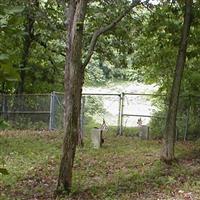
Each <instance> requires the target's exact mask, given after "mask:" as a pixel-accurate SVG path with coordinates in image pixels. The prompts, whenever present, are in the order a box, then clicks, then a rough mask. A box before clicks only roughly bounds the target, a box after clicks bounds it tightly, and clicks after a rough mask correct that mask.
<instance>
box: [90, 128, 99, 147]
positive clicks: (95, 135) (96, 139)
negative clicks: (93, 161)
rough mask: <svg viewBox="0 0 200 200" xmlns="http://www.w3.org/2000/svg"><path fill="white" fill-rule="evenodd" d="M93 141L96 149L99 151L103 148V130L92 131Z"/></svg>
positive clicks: (95, 129)
mask: <svg viewBox="0 0 200 200" xmlns="http://www.w3.org/2000/svg"><path fill="white" fill-rule="evenodd" d="M91 140H92V144H93V147H94V148H95V149H99V148H100V147H101V129H99V128H94V129H92V133H91Z"/></svg>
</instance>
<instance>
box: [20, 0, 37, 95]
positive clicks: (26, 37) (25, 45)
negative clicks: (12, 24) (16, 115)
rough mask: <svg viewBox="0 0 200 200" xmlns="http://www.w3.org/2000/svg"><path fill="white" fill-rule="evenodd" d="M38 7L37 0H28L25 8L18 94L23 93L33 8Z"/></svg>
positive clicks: (30, 41) (32, 24) (32, 28)
mask: <svg viewBox="0 0 200 200" xmlns="http://www.w3.org/2000/svg"><path fill="white" fill-rule="evenodd" d="M35 7H37V8H38V7H39V2H38V0H29V1H28V5H27V9H26V22H25V25H24V28H25V33H26V34H24V43H23V50H22V60H21V64H20V81H19V84H18V88H17V93H18V94H23V92H24V85H25V77H26V73H25V70H26V67H27V64H28V59H29V55H30V48H31V44H32V41H33V37H34V33H33V31H34V23H35V11H34V8H35Z"/></svg>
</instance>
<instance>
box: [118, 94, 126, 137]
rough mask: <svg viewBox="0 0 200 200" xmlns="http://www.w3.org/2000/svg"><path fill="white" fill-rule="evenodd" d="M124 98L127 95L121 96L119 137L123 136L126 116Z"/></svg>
mask: <svg viewBox="0 0 200 200" xmlns="http://www.w3.org/2000/svg"><path fill="white" fill-rule="evenodd" d="M124 96H125V94H124V93H123V92H122V93H121V95H120V99H121V106H120V107H121V108H120V110H121V113H120V129H119V135H123V115H124Z"/></svg>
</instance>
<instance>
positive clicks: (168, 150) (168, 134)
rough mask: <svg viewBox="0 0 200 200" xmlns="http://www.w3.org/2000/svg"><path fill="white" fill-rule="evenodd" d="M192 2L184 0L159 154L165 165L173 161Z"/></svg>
mask: <svg viewBox="0 0 200 200" xmlns="http://www.w3.org/2000/svg"><path fill="white" fill-rule="evenodd" d="M192 4H193V2H192V0H185V15H184V23H183V29H182V36H181V42H180V47H179V51H178V56H177V61H176V69H175V73H174V79H173V84H172V88H171V93H170V98H169V107H168V113H167V119H166V125H165V131H164V143H163V148H162V152H161V159H162V160H163V161H165V162H167V163H170V162H171V161H173V160H174V158H175V157H174V143H175V133H176V115H177V108H178V102H179V93H180V87H181V80H182V77H183V71H184V66H185V60H186V51H187V43H188V38H189V31H190V25H191V16H192Z"/></svg>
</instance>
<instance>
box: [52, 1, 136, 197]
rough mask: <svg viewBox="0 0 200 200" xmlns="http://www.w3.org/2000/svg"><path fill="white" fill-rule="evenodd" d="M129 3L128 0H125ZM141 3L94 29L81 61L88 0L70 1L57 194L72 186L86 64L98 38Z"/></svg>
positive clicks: (129, 7)
mask: <svg viewBox="0 0 200 200" xmlns="http://www.w3.org/2000/svg"><path fill="white" fill-rule="evenodd" d="M127 3H128V2H127ZM139 3H140V1H139V0H135V1H133V2H132V3H131V5H129V6H128V8H127V9H125V11H123V12H122V13H121V14H120V15H119V16H118V17H116V19H114V20H113V21H112V22H111V23H109V24H108V25H105V26H102V27H100V28H99V29H97V30H96V31H94V33H93V36H92V38H91V41H90V45H89V48H88V51H87V54H86V56H85V59H84V60H83V56H82V50H83V33H84V21H85V15H86V9H87V6H88V1H87V0H77V1H74V0H70V1H69V3H68V10H67V12H66V14H67V18H68V20H67V24H66V30H67V42H66V44H67V48H66V49H67V50H66V51H67V52H66V62H65V80H64V83H65V97H64V99H65V102H64V140H63V152H62V157H61V163H60V169H59V177H58V184H57V190H56V193H59V192H62V191H67V192H69V191H70V189H71V185H72V168H73V162H74V157H75V151H76V145H77V141H78V132H79V120H78V119H79V115H80V105H81V92H82V85H83V82H84V71H85V67H86V66H87V64H88V63H89V61H90V59H91V57H92V55H93V52H94V49H95V46H96V43H97V40H98V38H99V37H100V36H101V35H102V34H104V33H106V32H107V31H109V30H110V29H112V28H113V27H115V26H116V25H117V24H118V23H119V22H120V21H121V20H122V19H123V18H124V17H125V16H126V15H127V14H128V13H129V12H130V11H131V10H132V8H133V7H135V6H136V5H138V4H139Z"/></svg>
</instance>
